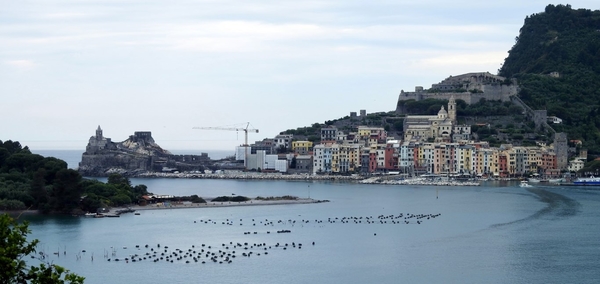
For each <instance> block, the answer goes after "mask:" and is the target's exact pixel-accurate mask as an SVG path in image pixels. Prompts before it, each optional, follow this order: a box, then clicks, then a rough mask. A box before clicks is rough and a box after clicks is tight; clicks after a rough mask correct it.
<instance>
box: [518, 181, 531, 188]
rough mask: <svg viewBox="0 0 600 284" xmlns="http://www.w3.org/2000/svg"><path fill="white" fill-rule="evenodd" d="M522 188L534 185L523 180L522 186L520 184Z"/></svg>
mask: <svg viewBox="0 0 600 284" xmlns="http://www.w3.org/2000/svg"><path fill="white" fill-rule="evenodd" d="M519 186H520V187H533V185H531V184H529V183H527V181H524V180H522V181H521V184H519Z"/></svg>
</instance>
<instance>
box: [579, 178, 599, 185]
mask: <svg viewBox="0 0 600 284" xmlns="http://www.w3.org/2000/svg"><path fill="white" fill-rule="evenodd" d="M573 184H575V185H600V177H594V176H590V177H589V178H578V179H576V180H575V181H573Z"/></svg>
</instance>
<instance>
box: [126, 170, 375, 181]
mask: <svg viewBox="0 0 600 284" xmlns="http://www.w3.org/2000/svg"><path fill="white" fill-rule="evenodd" d="M135 177H139V178H189V179H242V180H339V181H359V180H363V179H364V177H362V176H359V175H352V176H333V175H331V176H330V175H306V174H304V175H302V174H289V175H288V174H280V173H245V172H235V173H222V174H201V173H160V172H145V173H140V174H138V175H136V176H135Z"/></svg>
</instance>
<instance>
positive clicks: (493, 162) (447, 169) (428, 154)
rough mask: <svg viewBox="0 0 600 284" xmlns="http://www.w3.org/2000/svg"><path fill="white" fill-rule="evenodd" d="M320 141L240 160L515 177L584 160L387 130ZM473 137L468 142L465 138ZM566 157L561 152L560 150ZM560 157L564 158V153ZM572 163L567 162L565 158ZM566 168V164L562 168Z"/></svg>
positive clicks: (268, 165)
mask: <svg viewBox="0 0 600 284" xmlns="http://www.w3.org/2000/svg"><path fill="white" fill-rule="evenodd" d="M320 138H321V139H320V142H319V143H317V144H314V143H313V142H311V141H306V140H294V137H293V135H278V136H276V137H275V138H273V139H265V140H263V141H257V142H256V143H255V144H253V145H251V146H247V147H244V146H240V147H238V149H237V152H236V159H237V160H241V161H245V165H246V168H247V169H249V170H266V171H278V172H289V173H307V174H355V173H356V174H383V173H399V174H406V175H413V174H415V175H417V174H425V173H427V174H453V175H468V176H489V177H509V176H519V175H525V174H531V173H537V174H540V175H544V176H548V177H553V176H559V175H560V173H561V170H567V169H569V170H575V171H576V170H577V169H578V168H579V167H582V163H581V160H575V161H573V162H572V163H571V165H570V166H569V167H568V168H567V166H568V165H567V164H564V163H561V160H562V158H560V157H558V156H557V151H555V149H556V147H555V145H550V146H531V147H523V146H513V145H510V144H505V145H501V146H500V147H490V146H489V143H487V142H478V141H472V140H466V139H465V140H459V141H454V140H452V141H453V142H427V141H423V140H422V139H414V138H413V139H409V140H404V141H402V140H398V139H395V138H394V137H388V136H387V132H386V131H385V130H384V129H383V128H381V127H367V126H359V127H358V128H357V131H355V132H351V133H344V132H343V131H340V130H338V129H337V128H335V127H325V128H322V129H321V137H320ZM465 138H467V137H465ZM559 152H561V151H559ZM559 154H560V153H559ZM565 160H566V159H565ZM561 164H564V165H561Z"/></svg>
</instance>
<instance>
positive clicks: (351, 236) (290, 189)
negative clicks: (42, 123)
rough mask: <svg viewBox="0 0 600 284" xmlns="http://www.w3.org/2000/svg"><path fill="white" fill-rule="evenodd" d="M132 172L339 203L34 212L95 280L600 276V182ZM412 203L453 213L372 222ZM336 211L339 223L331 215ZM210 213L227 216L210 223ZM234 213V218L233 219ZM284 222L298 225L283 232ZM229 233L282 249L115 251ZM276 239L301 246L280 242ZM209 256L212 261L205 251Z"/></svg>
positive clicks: (43, 236) (159, 182) (185, 245)
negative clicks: (591, 185)
mask: <svg viewBox="0 0 600 284" xmlns="http://www.w3.org/2000/svg"><path fill="white" fill-rule="evenodd" d="M132 182H133V183H134V184H138V183H142V184H146V185H147V186H148V187H149V190H150V191H152V192H154V193H159V194H176V195H189V194H198V195H200V196H205V197H215V196H220V195H230V194H237V195H245V196H250V197H255V196H280V195H288V194H289V195H295V196H300V197H306V196H308V195H309V194H310V197H311V198H316V199H327V200H330V201H331V202H328V203H320V204H304V205H301V204H299V205H270V206H246V207H221V208H198V209H171V210H148V211H141V215H138V216H136V215H133V214H126V215H122V217H120V218H103V219H87V218H77V217H43V216H28V217H27V218H28V219H29V220H30V222H31V225H30V228H31V229H32V231H33V233H32V237H34V238H38V239H40V240H41V241H42V246H41V248H42V249H43V250H44V251H46V252H47V253H51V252H53V251H57V250H60V251H61V252H62V251H64V250H65V248H66V251H67V254H66V255H64V254H63V253H61V255H60V256H56V255H52V256H51V257H50V260H51V261H53V262H54V263H57V264H61V265H64V266H66V267H68V268H70V269H71V270H73V271H74V272H76V273H79V274H81V275H84V276H85V277H87V282H88V283H106V282H108V283H111V282H112V283H139V282H143V283H165V282H167V283H195V282H212V283H282V282H287V283H569V282H571V283H572V282H577V283H595V282H597V281H598V279H599V277H600V266H599V265H598V264H600V262H599V261H598V255H600V239H599V238H598V236H599V233H600V226H598V225H597V224H598V218H599V217H598V216H600V215H599V214H598V213H600V209H599V208H600V207H599V206H598V205H599V201H600V198H599V196H598V191H596V190H590V189H588V188H578V187H569V188H560V187H536V188H532V189H524V188H519V187H517V185H516V184H497V183H489V184H486V185H483V186H480V187H426V186H421V187H417V186H378V185H360V184H353V183H325V182H285V181H233V180H186V179H133V180H132ZM400 213H403V214H404V216H406V214H407V213H412V214H438V213H441V215H440V216H439V217H437V218H435V219H430V220H427V219H423V220H422V221H423V223H422V224H417V223H416V220H415V219H411V224H405V223H400V222H398V223H400V224H392V223H391V220H389V219H388V220H386V221H387V223H384V224H382V223H380V222H376V223H375V224H366V223H365V221H366V218H367V217H370V216H373V218H374V219H377V216H380V215H385V216H387V215H395V216H398V215H399V214H400ZM336 217H337V218H338V221H337V222H336V223H330V222H327V220H328V219H332V220H335V218H336ZM342 217H357V218H360V217H362V218H363V219H362V222H361V223H358V224H357V223H354V222H353V221H351V222H349V223H341V222H339V219H341V218H342ZM208 219H210V220H211V221H212V222H216V224H212V223H209V224H205V223H204V222H200V221H201V220H202V221H206V220H208ZM240 219H242V221H239V220H240ZM252 219H254V221H252ZM228 220H229V221H228ZM267 220H268V221H274V223H273V225H267V226H265V225H264V224H265V223H267ZM278 220H282V222H281V223H278V222H277V221H278ZM303 220H304V222H303ZM306 220H309V222H308V223H306ZM359 220H361V219H359ZM377 220H378V219H377ZM397 220H398V221H400V220H402V221H404V219H397ZM194 221H196V223H194ZM230 221H233V225H224V224H222V222H230ZM261 221H262V223H261ZM294 221H295V223H294ZM315 221H323V222H322V223H317V222H315ZM254 224H255V225H254ZM284 229H285V230H290V231H291V233H286V234H277V233H275V231H277V230H284ZM267 231H270V234H267V233H266V232H267ZM244 232H252V234H249V235H248V234H244ZM253 232H257V234H254V233H253ZM229 242H232V243H234V244H235V243H238V242H239V243H244V242H247V243H249V245H251V244H255V243H265V244H267V246H271V249H269V250H268V253H269V254H268V255H264V254H262V255H260V256H258V255H257V254H258V253H261V252H263V250H264V248H252V249H249V250H248V251H254V255H252V256H251V257H242V256H241V255H239V254H241V253H242V252H245V250H243V249H242V248H236V249H235V250H236V251H237V254H238V257H236V258H235V259H233V261H232V263H229V264H227V263H224V264H218V263H212V262H210V263H206V264H201V263H200V262H198V263H196V262H193V261H191V259H190V258H188V259H185V260H190V261H191V263H185V260H176V261H174V263H170V262H169V263H167V262H165V261H164V260H163V261H161V262H157V263H155V262H152V261H151V260H149V259H147V260H143V261H138V262H135V263H134V262H128V263H126V262H124V261H120V262H115V261H114V258H121V260H122V259H123V258H125V257H128V256H129V255H131V254H140V255H143V254H145V253H146V252H151V251H150V250H149V248H148V249H146V248H145V247H144V246H145V245H146V244H148V245H149V247H150V248H154V249H156V250H158V248H157V244H161V245H162V249H164V246H169V253H170V252H171V251H173V250H174V249H175V248H178V249H181V250H184V251H187V250H188V249H192V245H194V246H195V248H194V250H199V249H200V248H201V247H200V246H201V244H206V245H207V246H208V245H210V246H212V250H213V251H217V250H218V249H223V246H222V245H223V244H226V245H228V246H229ZM292 242H294V243H296V244H297V243H302V244H303V247H302V249H298V248H291V243H292ZM312 242H315V245H314V246H313V245H312ZM276 243H280V244H281V245H283V244H285V243H288V244H289V245H290V247H289V248H288V249H286V250H283V249H282V248H281V247H280V248H275V247H274V245H275V244H276ZM135 245H140V249H136V248H135ZM111 247H113V248H114V249H115V250H116V256H112V253H109V258H111V259H113V261H107V259H106V258H105V257H104V253H105V252H106V251H108V252H111V250H112V249H111ZM123 247H127V249H124V248H123ZM205 249H206V250H208V249H207V248H206V247H205ZM81 250H86V252H85V253H82V252H81ZM231 250H232V249H230V250H229V251H231ZM246 252H247V251H246ZM92 254H93V258H94V260H93V261H92ZM77 255H79V256H80V259H79V260H78V259H77ZM201 259H203V260H207V259H206V258H205V257H204V255H203V256H202V258H201Z"/></svg>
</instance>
